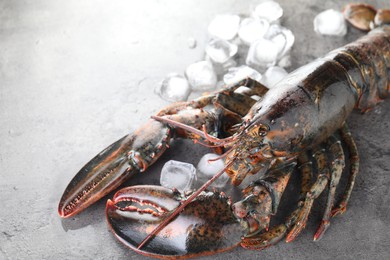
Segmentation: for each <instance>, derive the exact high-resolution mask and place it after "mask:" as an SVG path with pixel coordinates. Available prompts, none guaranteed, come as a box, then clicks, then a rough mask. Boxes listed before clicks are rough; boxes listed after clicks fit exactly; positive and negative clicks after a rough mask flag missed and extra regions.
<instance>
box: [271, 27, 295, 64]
mask: <svg viewBox="0 0 390 260" xmlns="http://www.w3.org/2000/svg"><path fill="white" fill-rule="evenodd" d="M264 38H265V39H268V40H271V41H272V42H274V43H275V44H276V45H277V46H278V59H281V58H282V57H283V56H285V55H286V54H288V52H289V51H290V50H291V47H292V46H293V44H294V40H295V37H294V34H293V33H292V32H291V31H290V30H289V29H287V28H285V27H283V26H280V25H278V24H272V25H271V26H270V27H269V29H268V31H267V33H266V34H265V35H264Z"/></svg>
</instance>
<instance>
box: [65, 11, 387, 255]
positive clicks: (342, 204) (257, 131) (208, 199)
mask: <svg viewBox="0 0 390 260" xmlns="http://www.w3.org/2000/svg"><path fill="white" fill-rule="evenodd" d="M344 14H345V16H346V18H347V19H348V20H349V21H350V22H351V23H352V24H353V25H355V26H357V27H358V28H360V29H362V30H369V29H370V26H371V27H372V26H373V25H374V26H375V25H376V26H378V28H376V29H374V30H372V31H371V32H369V34H368V35H366V36H364V37H362V38H361V39H359V40H357V41H355V42H353V43H351V44H348V45H346V46H344V47H342V48H339V49H337V50H334V51H332V52H330V53H328V54H327V55H325V56H324V57H322V58H320V59H317V60H315V61H313V62H311V63H309V64H307V65H305V66H303V67H301V68H299V69H297V70H295V71H294V72H292V73H290V74H289V75H288V76H287V77H286V78H284V79H283V80H282V81H280V82H279V83H278V84H277V85H276V86H275V87H273V88H271V89H268V88H267V87H266V86H264V85H262V84H260V83H259V82H256V81H254V80H252V79H250V78H247V79H245V80H242V81H240V82H238V83H236V84H233V85H231V86H226V87H225V88H223V89H222V90H220V91H218V92H215V93H211V94H207V95H205V96H202V97H200V98H198V99H196V100H193V101H190V102H181V103H175V104H172V105H170V106H168V107H166V108H164V109H162V110H161V111H160V112H159V113H158V114H157V115H156V116H153V117H152V118H151V119H150V120H149V121H148V122H147V123H146V124H145V125H144V126H143V127H141V128H140V129H139V130H137V131H136V132H134V133H132V134H129V135H127V136H125V137H123V138H121V139H120V140H118V141H117V142H115V143H113V144H112V145H110V146H109V147H107V148H106V149H105V150H103V151H102V152H101V153H100V154H98V155H97V156H96V157H95V158H93V159H92V160H91V161H90V162H89V163H87V164H86V165H85V166H84V167H83V168H82V169H81V170H80V172H79V173H78V174H77V175H76V176H75V177H74V178H73V179H72V181H71V182H70V184H69V185H68V187H67V188H66V190H65V192H64V194H63V196H62V198H61V201H60V204H59V209H58V211H59V214H60V216H61V217H69V216H72V215H74V214H77V213H79V212H80V211H82V210H83V209H85V208H86V207H88V206H90V205H91V204H93V203H94V202H96V201H97V200H99V199H100V198H102V197H104V196H105V195H107V194H108V193H109V192H111V191H113V190H114V189H116V188H117V187H118V186H119V185H120V184H122V183H123V181H124V180H126V179H127V178H129V177H130V176H132V175H134V174H136V173H138V172H143V171H145V170H146V169H147V168H148V167H149V166H150V165H151V164H153V163H154V162H155V161H156V160H157V159H158V158H159V157H160V156H161V155H162V154H163V152H164V151H165V150H166V149H167V147H168V146H169V142H170V140H171V139H173V138H178V137H180V138H190V139H193V140H194V141H195V142H196V143H200V144H202V145H205V146H210V147H212V148H214V149H218V150H225V153H224V154H223V155H222V156H223V157H226V165H225V168H224V169H223V170H222V171H221V172H220V173H218V174H217V175H216V176H215V177H213V178H212V179H211V180H210V181H209V182H207V183H205V184H204V185H203V186H202V187H201V188H200V189H199V190H197V191H193V192H192V193H186V194H182V193H180V192H178V191H177V190H171V189H167V188H164V187H160V186H146V185H141V186H132V187H127V188H123V189H121V190H120V191H118V192H117V193H116V194H115V196H114V198H113V200H108V202H107V206H106V215H107V220H108V223H109V226H110V228H111V230H112V231H113V233H114V235H115V236H116V237H117V238H118V239H119V240H120V241H121V242H123V243H124V244H126V245H127V246H129V247H130V248H132V249H133V250H135V251H137V252H138V253H141V254H144V255H148V256H153V257H159V258H186V257H193V256H200V255H209V254H213V253H217V252H222V251H226V250H229V249H231V248H233V247H235V246H238V245H241V246H242V247H244V248H248V249H263V248H265V247H268V246H270V245H273V244H275V243H277V242H278V241H280V240H281V239H283V238H284V237H286V241H287V242H291V241H293V240H294V239H295V238H296V237H297V236H298V235H299V233H300V232H301V231H302V230H303V228H304V227H305V225H306V222H307V219H308V216H309V213H310V210H311V207H312V205H313V202H314V200H315V199H316V198H317V197H318V196H319V195H320V194H321V193H322V192H323V191H324V190H325V189H326V188H328V190H329V192H328V196H327V202H326V208H325V212H324V215H323V218H322V221H321V223H320V225H319V227H318V229H317V231H316V233H315V235H314V240H318V239H320V238H321V237H322V235H323V234H324V232H325V231H326V229H327V228H328V227H329V224H330V219H331V217H333V216H335V215H338V214H341V213H343V212H345V210H346V206H347V203H348V200H349V198H350V195H351V192H352V189H353V186H354V181H355V178H356V175H357V173H358V169H359V156H358V152H357V147H356V145H355V142H354V140H353V138H352V136H351V133H350V132H349V130H348V127H347V125H346V123H345V120H346V118H347V117H348V115H349V114H350V113H351V111H352V110H353V109H354V108H357V109H359V110H361V111H363V112H365V111H367V110H370V109H371V108H372V107H373V106H375V105H376V104H377V103H378V102H380V101H381V100H383V99H385V98H386V97H387V96H388V94H389V92H390V26H388V25H385V24H386V23H389V20H390V18H389V15H388V14H389V11H388V10H383V11H376V10H375V9H374V8H372V7H370V6H367V5H348V6H347V7H346V8H345V10H344ZM362 21H371V22H362ZM242 87H244V88H242ZM253 96H258V97H261V99H260V100H259V101H256V100H255V99H254V98H252V97H253ZM342 144H343V145H342ZM343 146H344V147H343ZM345 150H347V153H346V154H347V155H348V157H349V169H348V172H349V178H348V183H347V186H346V189H345V191H344V192H343V196H342V198H341V200H340V201H338V202H337V203H336V202H335V194H336V188H337V185H338V183H339V180H340V178H341V176H342V173H343V170H344V167H345V160H346V158H345V157H346V156H345V154H344V152H345ZM296 169H297V170H298V172H299V173H300V176H301V187H300V190H301V191H300V199H299V202H298V203H297V205H296V207H295V210H293V211H292V212H291V214H290V215H289V216H288V217H287V218H286V220H285V221H284V222H282V223H280V224H277V225H275V226H271V227H270V225H269V224H270V219H271V217H272V216H273V215H275V214H276V212H277V210H278V206H279V203H280V201H281V197H282V195H283V192H284V190H285V188H286V186H287V184H288V182H289V179H290V176H291V175H292V173H293V172H294V171H295V170H296ZM223 172H226V173H227V174H228V175H229V177H230V178H231V182H232V184H233V185H236V186H237V185H239V184H241V183H242V181H243V180H244V179H245V178H246V177H247V176H248V175H255V174H257V175H258V176H259V177H258V179H257V180H256V181H254V182H252V183H251V184H250V185H249V186H248V187H246V188H245V189H244V190H243V192H242V193H243V199H242V200H240V201H238V202H235V203H233V202H232V201H231V199H230V197H228V196H226V195H225V194H224V193H223V192H218V191H213V192H211V191H207V187H208V186H209V185H210V184H211V182H212V181H214V180H215V179H216V178H218V176H220V175H221V174H222V173H223ZM313 177H314V178H315V180H314V181H312V178H313Z"/></svg>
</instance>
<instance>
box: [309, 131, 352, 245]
mask: <svg viewBox="0 0 390 260" xmlns="http://www.w3.org/2000/svg"><path fill="white" fill-rule="evenodd" d="M331 139H333V140H331ZM328 144H329V152H330V157H331V169H330V170H331V175H330V182H329V193H328V199H327V203H326V208H325V213H324V216H323V218H322V221H321V224H320V225H319V227H318V229H317V231H316V233H315V235H314V241H317V240H319V239H321V237H322V235H323V234H324V233H325V231H326V230H327V229H328V227H329V225H330V222H329V219H330V218H331V210H332V207H333V204H334V198H335V193H336V187H337V185H338V184H339V181H340V178H341V175H342V173H343V170H344V166H345V157H344V151H343V148H342V146H341V143H340V141H338V140H337V141H334V138H329V140H328Z"/></svg>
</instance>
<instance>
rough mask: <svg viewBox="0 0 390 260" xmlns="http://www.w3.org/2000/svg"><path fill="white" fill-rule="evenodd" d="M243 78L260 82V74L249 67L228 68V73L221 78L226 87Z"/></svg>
mask: <svg viewBox="0 0 390 260" xmlns="http://www.w3.org/2000/svg"><path fill="white" fill-rule="evenodd" d="M245 78H251V79H254V80H256V81H260V80H261V74H260V73H259V72H258V71H256V70H254V69H252V68H251V67H248V66H246V65H241V66H239V67H233V68H230V69H229V70H228V73H226V74H225V75H224V76H223V81H224V82H225V84H226V85H232V84H234V83H237V82H239V81H240V80H243V79H245Z"/></svg>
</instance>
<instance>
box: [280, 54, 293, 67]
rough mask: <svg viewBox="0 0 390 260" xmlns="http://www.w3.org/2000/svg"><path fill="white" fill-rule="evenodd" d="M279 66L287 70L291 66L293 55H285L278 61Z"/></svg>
mask: <svg viewBox="0 0 390 260" xmlns="http://www.w3.org/2000/svg"><path fill="white" fill-rule="evenodd" d="M278 66H279V67H282V68H287V67H290V66H291V55H290V54H289V53H288V54H286V55H284V56H283V57H282V58H280V60H279V61H278Z"/></svg>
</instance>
